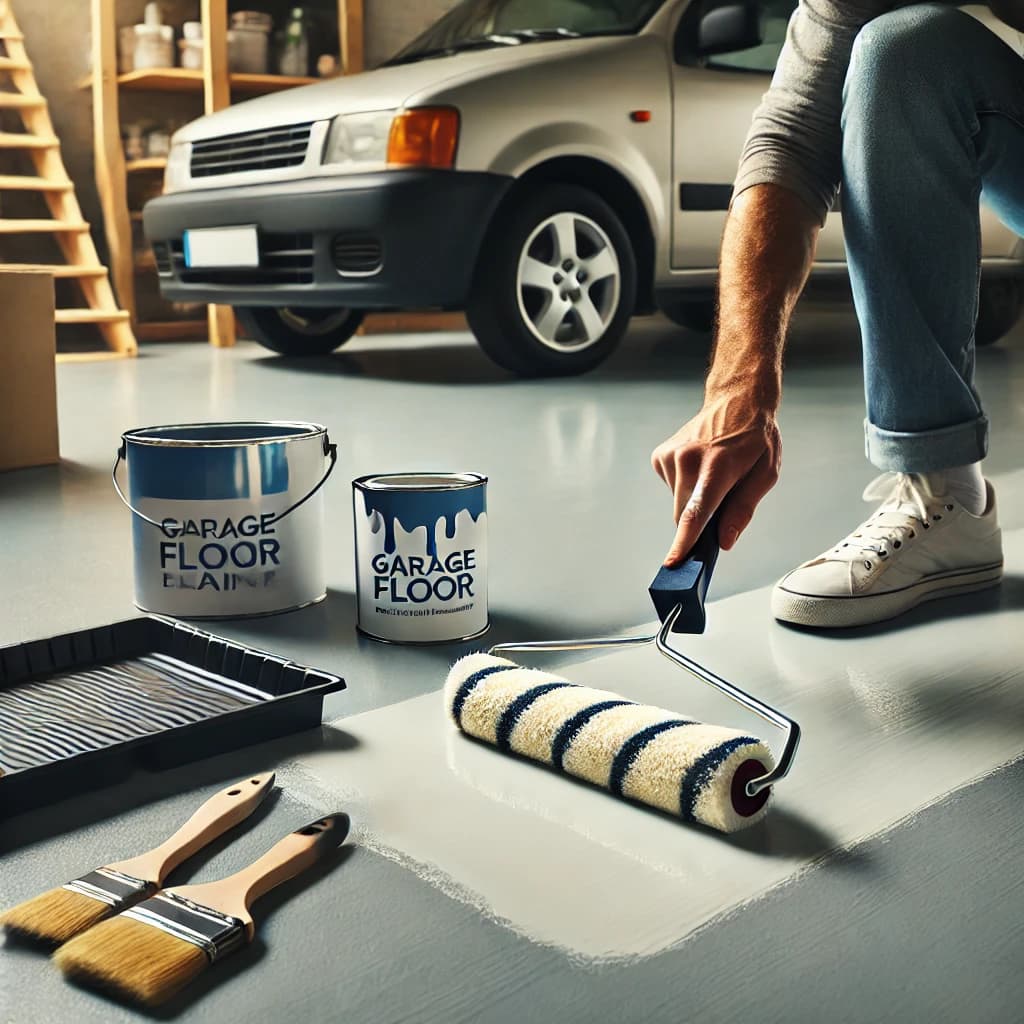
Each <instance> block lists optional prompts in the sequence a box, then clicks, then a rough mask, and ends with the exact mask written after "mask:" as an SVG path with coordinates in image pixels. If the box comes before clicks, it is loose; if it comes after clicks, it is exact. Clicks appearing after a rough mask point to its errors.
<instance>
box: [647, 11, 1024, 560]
mask: <svg viewBox="0 0 1024 1024" xmlns="http://www.w3.org/2000/svg"><path fill="white" fill-rule="evenodd" d="M1022 2H1024V0H1022ZM818 228H819V224H818V219H817V216H816V214H815V213H814V211H812V210H811V209H810V207H808V206H807V205H805V203H804V202H803V200H802V199H800V198H799V197H798V196H797V194H796V193H795V192H792V191H790V190H788V189H786V188H783V187H781V186H779V185H757V186H754V187H753V188H749V189H747V190H745V191H744V192H742V193H741V194H740V195H739V196H738V197H737V198H736V199H735V200H734V201H733V204H732V210H731V212H730V214H729V219H728V220H727V221H726V225H725V236H724V238H723V239H722V258H721V271H720V274H719V289H718V306H719V316H718V329H717V332H716V340H715V354H714V358H713V360H712V364H711V370H710V372H709V373H708V379H707V382H706V385H705V390H704V407H703V408H702V409H701V411H700V413H699V414H698V415H697V416H695V417H694V418H693V419H692V420H690V422H689V423H687V424H686V425H685V426H684V427H683V428H682V429H681V430H680V431H679V432H678V433H676V434H674V435H673V436H672V437H670V438H669V439H668V440H667V441H666V442H665V443H664V444H662V445H659V446H658V447H657V448H656V449H655V451H654V454H653V455H652V456H651V463H652V464H653V466H654V470H655V472H656V473H657V474H658V475H659V476H660V477H661V478H662V480H664V481H665V483H667V484H668V486H669V488H670V489H671V490H672V496H673V515H674V517H675V523H676V539H675V542H674V543H673V545H672V548H671V550H670V551H669V553H668V556H667V558H666V559H665V564H666V565H668V566H673V565H678V564H679V562H681V561H682V560H683V559H684V558H685V557H686V555H687V554H688V553H689V551H690V549H691V548H692V547H693V545H694V544H695V543H696V541H697V538H698V537H699V536H700V533H701V530H703V529H704V526H705V525H706V524H707V521H708V520H709V519H710V518H711V516H712V515H713V514H714V512H715V510H716V509H717V508H718V507H719V505H722V517H721V520H720V526H719V535H718V542H719V544H720V545H721V546H722V547H723V548H725V549H726V550H728V549H729V548H731V547H732V546H733V545H734V544H735V543H736V540H737V538H738V537H739V535H740V534H741V533H742V532H743V530H744V529H745V528H746V526H747V523H749V522H750V519H751V517H752V516H753V514H754V510H755V509H756V508H757V505H758V503H759V502H760V501H761V499H762V498H763V497H764V496H765V495H766V494H767V493H768V492H769V491H770V490H771V489H772V487H773V486H774V485H775V481H776V480H777V479H778V477H779V464H780V461H781V458H782V452H781V444H780V441H779V429H778V427H777V426H776V423H775V411H776V409H777V408H778V405H779V400H780V398H781V395H782V352H783V349H784V348H785V341H786V330H787V328H788V327H789V317H790V314H791V313H792V311H793V306H794V305H795V304H796V300H797V298H798V297H799V295H800V292H801V291H802V290H803V286H804V282H805V281H806V280H807V274H808V272H809V271H810V268H811V261H812V260H813V258H814V247H815V244H816V242H817V238H818Z"/></svg>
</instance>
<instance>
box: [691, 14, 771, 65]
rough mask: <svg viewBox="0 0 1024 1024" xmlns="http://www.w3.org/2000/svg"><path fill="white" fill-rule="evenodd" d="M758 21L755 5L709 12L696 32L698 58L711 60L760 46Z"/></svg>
mask: <svg viewBox="0 0 1024 1024" xmlns="http://www.w3.org/2000/svg"><path fill="white" fill-rule="evenodd" d="M762 42H763V39H762V36H761V19H760V15H759V12H758V8H757V4H753V3H743V4H727V5H725V6H724V7H716V8H715V9H714V10H711V11H708V13H707V14H705V15H703V17H702V18H701V19H700V26H699V27H698V30H697V55H698V56H700V57H713V56H715V55H716V54H719V53H735V52H737V51H738V50H749V49H750V48H751V47H753V46H760V45H761V43H762Z"/></svg>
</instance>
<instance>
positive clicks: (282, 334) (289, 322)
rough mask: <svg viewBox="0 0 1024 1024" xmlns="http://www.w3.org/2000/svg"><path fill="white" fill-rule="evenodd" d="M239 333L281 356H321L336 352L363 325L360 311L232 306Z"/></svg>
mask: <svg viewBox="0 0 1024 1024" xmlns="http://www.w3.org/2000/svg"><path fill="white" fill-rule="evenodd" d="M235 315H236V316H237V317H238V321H239V323H240V324H241V325H242V328H243V330H244V331H245V332H246V333H247V334H248V335H249V336H250V337H251V338H253V339H254V340H256V341H258V342H259V343H260V344H261V345H262V346H263V347H264V348H269V349H270V351H271V352H277V353H278V354H279V355H283V356H325V355H327V354H328V353H330V352H333V351H334V350H335V349H336V348H340V347H341V346H342V345H344V344H345V342H346V341H348V340H349V338H351V337H352V335H354V334H355V333H356V331H357V330H358V329H359V325H360V324H361V323H362V322H363V313H362V311H361V310H354V309H332V308H329V307H328V308H314V307H301V308H300V307H295V306H281V307H274V306H236V307H235Z"/></svg>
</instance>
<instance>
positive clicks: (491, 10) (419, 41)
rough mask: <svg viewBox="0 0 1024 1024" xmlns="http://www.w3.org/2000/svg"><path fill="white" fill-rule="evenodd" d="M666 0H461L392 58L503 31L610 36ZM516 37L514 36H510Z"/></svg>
mask: <svg viewBox="0 0 1024 1024" xmlns="http://www.w3.org/2000/svg"><path fill="white" fill-rule="evenodd" d="M665 2H666V0H462V3H459V4H457V5H456V6H455V7H453V8H452V9H451V10H450V11H449V12H448V13H447V14H445V15H444V17H442V18H441V19H440V20H438V21H436V22H435V23H434V24H433V25H431V26H430V28H428V29H427V30H426V31H425V32H424V33H422V35H420V36H418V37H417V38H416V39H414V40H413V41H412V42H411V43H409V45H408V46H406V47H405V48H404V49H403V50H401V51H400V52H399V53H398V54H397V55H396V56H395V57H394V58H393V59H392V62H395V63H397V62H402V61H407V60H408V59H409V58H410V57H415V56H416V55H419V54H424V55H431V56H433V55H438V53H439V51H440V52H443V51H445V50H447V49H449V48H452V49H456V48H459V47H460V46H461V45H462V44H465V43H467V42H468V43H472V42H474V41H478V40H483V39H485V38H486V37H488V36H493V35H500V34H501V33H522V34H529V33H537V34H542V33H558V32H563V33H565V34H566V35H567V36H575V35H581V36H593V35H613V34H620V33H623V34H624V33H629V32H637V31H639V30H640V29H641V28H642V27H643V26H644V25H645V24H646V23H647V22H648V21H649V20H650V18H651V16H652V15H653V14H654V12H655V11H657V10H658V9H659V8H660V7H661V6H662V5H663V4H664V3H665ZM513 41H515V40H513Z"/></svg>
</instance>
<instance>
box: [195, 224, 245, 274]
mask: <svg viewBox="0 0 1024 1024" xmlns="http://www.w3.org/2000/svg"><path fill="white" fill-rule="evenodd" d="M259 265H260V245H259V240H258V237H257V235H256V225H255V224H245V225H241V226H239V227H234V228H197V229H195V230H192V231H186V232H185V266H186V267H258V266H259Z"/></svg>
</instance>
